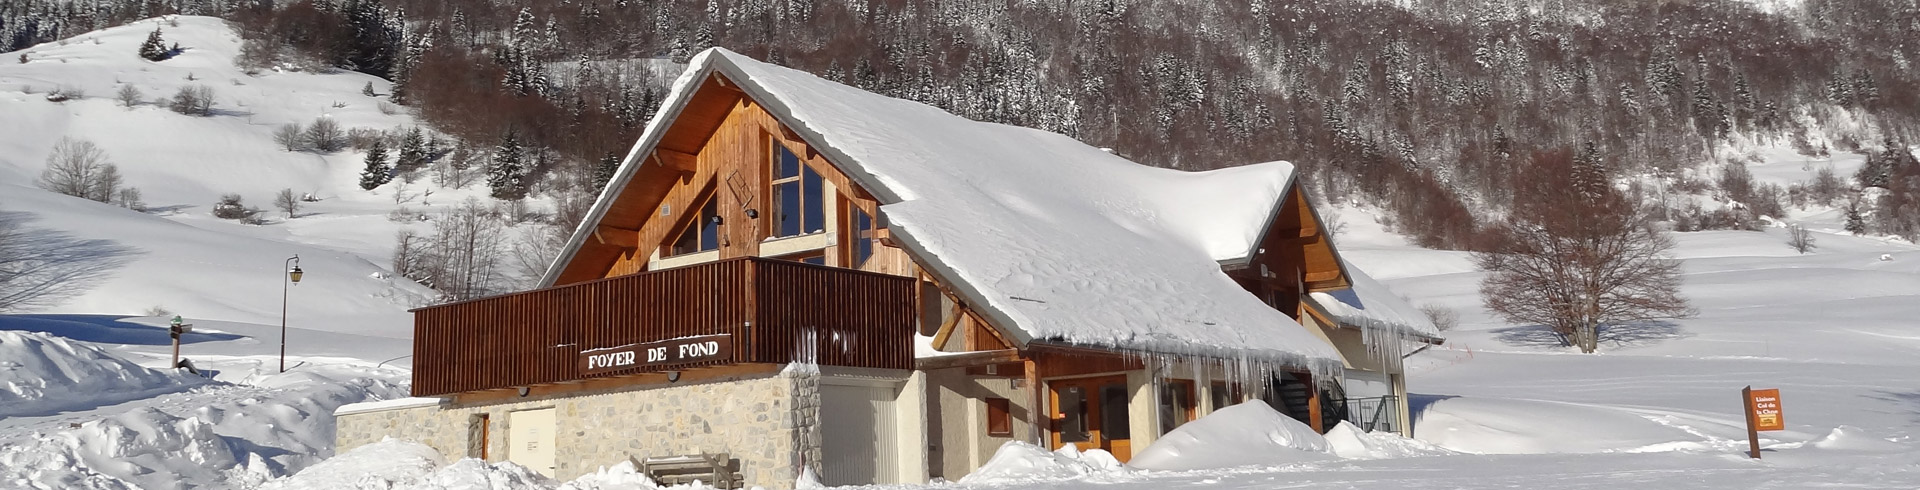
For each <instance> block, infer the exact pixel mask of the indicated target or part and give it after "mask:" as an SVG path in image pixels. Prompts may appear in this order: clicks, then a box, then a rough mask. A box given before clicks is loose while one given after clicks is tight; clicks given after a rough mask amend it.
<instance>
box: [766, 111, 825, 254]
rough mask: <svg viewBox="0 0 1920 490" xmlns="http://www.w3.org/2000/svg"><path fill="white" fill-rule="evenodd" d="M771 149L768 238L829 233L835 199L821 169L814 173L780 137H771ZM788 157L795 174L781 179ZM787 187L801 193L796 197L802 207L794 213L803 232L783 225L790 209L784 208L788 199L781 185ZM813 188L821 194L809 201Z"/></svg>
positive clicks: (768, 185) (768, 164)
mask: <svg viewBox="0 0 1920 490" xmlns="http://www.w3.org/2000/svg"><path fill="white" fill-rule="evenodd" d="M767 146H768V148H769V149H770V151H768V152H767V157H768V158H767V194H768V196H767V207H768V208H769V210H771V211H772V212H770V213H767V219H768V221H771V223H770V224H769V225H768V226H767V236H768V237H769V238H789V237H798V236H807V235H812V234H815V233H824V232H826V231H827V221H828V220H827V212H828V209H829V206H830V205H831V204H832V201H833V199H834V197H835V196H832V195H830V194H829V193H828V192H827V188H826V187H827V186H826V182H827V179H826V176H824V175H821V174H820V172H819V171H818V170H814V168H813V165H811V164H808V163H807V161H806V159H805V158H803V157H801V154H800V153H795V152H794V151H793V150H792V149H790V148H787V145H786V144H785V143H783V142H782V141H781V140H780V139H779V137H777V136H774V135H771V134H769V135H767ZM787 155H792V156H793V160H794V167H795V168H794V173H793V175H790V176H781V175H780V173H781V168H780V167H781V163H782V160H783V159H784V157H785V156H787ZM786 184H793V188H794V189H795V192H796V193H798V194H799V196H798V197H797V198H795V200H796V201H797V202H798V203H799V204H798V206H797V209H795V210H794V214H796V215H797V216H796V217H795V218H794V221H795V222H796V223H797V224H798V227H799V230H798V231H796V232H794V233H791V234H789V233H787V232H786V230H784V229H782V226H781V225H782V224H783V223H782V217H784V216H786V214H787V212H786V211H787V210H786V209H784V206H786V203H785V200H784V199H781V197H782V194H781V191H780V186H782V185H786ZM809 185H812V186H813V188H814V189H815V190H817V191H818V192H816V193H815V194H817V197H816V198H815V199H814V200H813V201H809V200H808V199H807V191H808V186H809ZM815 201H817V202H815ZM809 204H815V205H816V206H815V207H809ZM809 218H816V219H818V220H819V222H818V223H812V222H809Z"/></svg>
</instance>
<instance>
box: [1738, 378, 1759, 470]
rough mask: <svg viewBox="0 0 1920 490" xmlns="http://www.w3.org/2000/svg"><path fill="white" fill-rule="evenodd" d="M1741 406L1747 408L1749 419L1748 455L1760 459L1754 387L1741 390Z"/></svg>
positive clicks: (1750, 386) (1747, 417) (1748, 386)
mask: <svg viewBox="0 0 1920 490" xmlns="http://www.w3.org/2000/svg"><path fill="white" fill-rule="evenodd" d="M1740 404H1741V405H1743V406H1745V407H1746V412H1747V413H1746V419H1747V455H1748V456H1752V457H1753V459H1760V428H1759V421H1758V420H1754V407H1753V385H1747V387H1746V388H1741V389H1740Z"/></svg>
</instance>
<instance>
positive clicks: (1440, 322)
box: [1420, 304, 1460, 332]
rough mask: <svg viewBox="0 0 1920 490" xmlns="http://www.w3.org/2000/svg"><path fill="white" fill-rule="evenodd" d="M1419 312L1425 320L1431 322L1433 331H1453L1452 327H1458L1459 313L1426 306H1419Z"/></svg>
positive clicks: (1433, 305)
mask: <svg viewBox="0 0 1920 490" xmlns="http://www.w3.org/2000/svg"><path fill="white" fill-rule="evenodd" d="M1420 312H1421V313H1425V314H1426V315H1427V320H1429V321H1432V322H1433V328H1434V329H1435V330H1439V331H1442V332H1445V331H1448V330H1453V327H1456V326H1459V325H1460V313H1459V312H1456V311H1453V308H1448V307H1445V306H1440V305H1435V304H1426V305H1420Z"/></svg>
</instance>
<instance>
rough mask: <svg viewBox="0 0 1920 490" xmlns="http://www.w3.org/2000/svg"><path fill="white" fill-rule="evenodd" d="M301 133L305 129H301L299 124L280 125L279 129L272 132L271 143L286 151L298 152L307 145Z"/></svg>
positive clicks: (304, 136)
mask: <svg viewBox="0 0 1920 490" xmlns="http://www.w3.org/2000/svg"><path fill="white" fill-rule="evenodd" d="M303 131H305V128H302V127H301V126H300V123H287V124H282V125H280V128H279V129H275V130H273V142H274V143H278V144H279V145H280V148H282V149H285V150H287V151H300V149H301V148H304V147H305V146H306V143H307V139H306V135H304V134H302V132H303Z"/></svg>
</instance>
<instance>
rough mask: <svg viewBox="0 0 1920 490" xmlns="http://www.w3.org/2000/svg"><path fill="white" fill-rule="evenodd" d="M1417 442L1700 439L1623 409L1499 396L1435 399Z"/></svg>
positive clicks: (1488, 447)
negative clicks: (1419, 440)
mask: <svg viewBox="0 0 1920 490" xmlns="http://www.w3.org/2000/svg"><path fill="white" fill-rule="evenodd" d="M1414 427H1418V428H1419V429H1418V431H1419V433H1418V434H1417V435H1418V436H1419V437H1420V439H1421V440H1424V441H1427V442H1429V443H1432V444H1434V445H1436V446H1439V447H1443V448H1446V449H1451V450H1454V451H1460V452H1465V453H1475V454H1540V453H1599V452H1612V451H1635V450H1673V449H1684V448H1689V447H1698V443H1699V442H1701V441H1700V437H1699V436H1696V435H1693V434H1689V433H1687V432H1686V431H1684V430H1682V429H1680V428H1676V427H1672V426H1667V425H1663V424H1660V423H1658V422H1655V421H1653V420H1650V419H1648V418H1646V417H1643V416H1640V415H1636V414H1633V413H1630V412H1627V411H1624V410H1618V409H1611V408H1606V407H1600V406H1593V405H1582V404H1574V403H1561V402H1551V401H1537V400H1516V399H1502V398H1474V397H1460V398H1443V399H1440V400H1435V401H1434V402H1433V403H1432V404H1430V405H1428V406H1427V408H1426V409H1425V410H1423V411H1422V412H1421V413H1420V419H1419V420H1418V421H1416V422H1414Z"/></svg>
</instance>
